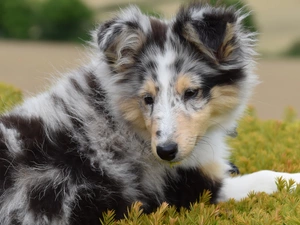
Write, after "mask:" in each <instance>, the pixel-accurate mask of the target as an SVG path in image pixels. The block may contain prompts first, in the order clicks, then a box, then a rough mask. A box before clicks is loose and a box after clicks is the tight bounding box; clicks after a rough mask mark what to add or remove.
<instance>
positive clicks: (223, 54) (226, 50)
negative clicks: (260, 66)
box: [218, 23, 236, 60]
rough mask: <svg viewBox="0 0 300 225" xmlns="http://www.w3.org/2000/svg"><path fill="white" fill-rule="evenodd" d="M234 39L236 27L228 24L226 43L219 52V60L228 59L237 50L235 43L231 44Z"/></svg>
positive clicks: (224, 42)
mask: <svg viewBox="0 0 300 225" xmlns="http://www.w3.org/2000/svg"><path fill="white" fill-rule="evenodd" d="M233 37H234V27H233V25H232V24H230V23H227V26H226V33H225V37H224V41H223V43H222V45H221V47H220V50H219V52H218V58H219V60H223V59H226V58H228V57H229V56H230V54H231V53H232V52H233V50H234V49H235V48H236V46H234V45H233V43H230V42H231V41H232V39H233Z"/></svg>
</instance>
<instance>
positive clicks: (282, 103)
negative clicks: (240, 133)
mask: <svg viewBox="0 0 300 225" xmlns="http://www.w3.org/2000/svg"><path fill="white" fill-rule="evenodd" d="M0 49H1V51H0V59H1V60H0V81H1V82H5V83H10V84H12V85H14V86H17V87H19V88H20V89H22V90H23V91H24V93H25V95H26V96H29V95H32V94H35V93H37V92H39V91H42V90H44V89H45V88H46V87H47V85H48V84H49V78H51V77H54V76H58V75H59V72H66V71H68V69H72V68H76V67H78V65H80V64H82V62H81V61H80V60H78V59H83V58H84V51H85V50H84V48H83V47H82V46H78V45H71V44H53V43H42V44H41V43H33V42H32V43H28V42H13V41H1V42H0ZM299 71H300V59H299V60H296V59H272V60H271V59H269V60H259V62H258V71H257V73H258V74H259V76H260V80H261V81H262V83H261V84H260V85H259V86H258V87H257V88H256V90H255V95H254V96H253V100H252V102H251V104H252V105H254V106H255V108H256V109H257V112H258V115H259V117H261V118H263V119H269V118H277V119H280V118H282V114H283V111H284V109H285V108H286V107H287V106H293V107H294V108H295V109H296V110H297V112H298V115H300V100H299V99H300V94H299V93H300V91H299V88H300V73H299Z"/></svg>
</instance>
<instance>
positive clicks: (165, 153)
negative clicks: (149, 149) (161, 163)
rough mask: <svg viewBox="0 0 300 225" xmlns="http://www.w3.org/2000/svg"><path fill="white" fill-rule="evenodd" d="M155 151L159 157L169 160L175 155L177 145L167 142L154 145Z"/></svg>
mask: <svg viewBox="0 0 300 225" xmlns="http://www.w3.org/2000/svg"><path fill="white" fill-rule="evenodd" d="M156 152H157V155H158V156H159V157H160V158H161V159H163V160H167V161H171V160H173V159H175V157H176V154H177V152H178V146H177V144H176V143H168V144H165V145H161V146H160V145H158V146H157V147H156Z"/></svg>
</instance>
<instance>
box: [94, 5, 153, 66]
mask: <svg viewBox="0 0 300 225" xmlns="http://www.w3.org/2000/svg"><path fill="white" fill-rule="evenodd" d="M142 23H145V24H146V23H147V19H146V16H144V15H143V14H142V13H141V12H140V10H139V9H138V8H136V7H130V8H128V9H126V10H124V11H123V12H122V13H121V14H120V15H119V16H118V17H116V18H113V19H111V20H110V21H108V22H106V23H104V24H102V25H100V27H99V28H98V30H97V43H98V46H99V48H100V51H102V52H103V54H104V56H105V57H106V60H107V62H108V64H109V65H110V66H111V67H112V69H113V70H114V71H116V72H122V71H124V70H125V69H126V68H127V67H128V66H129V65H131V64H132V63H133V62H134V56H135V55H136V53H137V52H138V50H139V49H140V48H141V47H142V46H143V43H144V42H145V40H146V34H145V33H146V30H145V28H143V27H142V26H141V24H142Z"/></svg>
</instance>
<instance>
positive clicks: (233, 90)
mask: <svg viewBox="0 0 300 225" xmlns="http://www.w3.org/2000/svg"><path fill="white" fill-rule="evenodd" d="M210 93H211V100H210V102H209V103H208V104H209V107H210V111H211V112H210V113H211V116H212V117H214V116H220V115H224V114H226V112H228V111H230V110H232V109H233V108H234V107H236V106H237V105H238V104H239V89H238V87H236V86H233V85H230V86H216V87H214V88H212V90H211V92H210Z"/></svg>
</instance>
